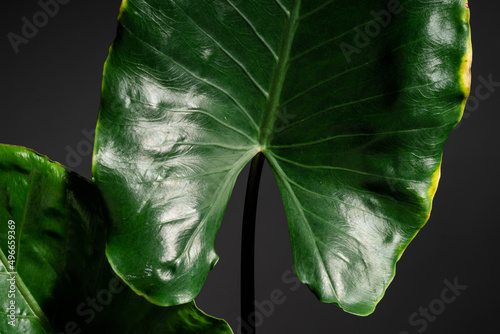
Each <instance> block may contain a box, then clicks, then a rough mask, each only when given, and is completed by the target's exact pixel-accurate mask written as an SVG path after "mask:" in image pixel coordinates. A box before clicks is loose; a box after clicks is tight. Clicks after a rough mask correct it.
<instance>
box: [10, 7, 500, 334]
mask: <svg viewBox="0 0 500 334" xmlns="http://www.w3.org/2000/svg"><path fill="white" fill-rule="evenodd" d="M119 6H120V0H107V1H103V0H86V1H82V0H72V1H70V2H69V3H68V4H66V5H63V6H61V8H60V10H59V13H58V14H57V15H56V16H54V17H53V18H50V20H49V22H48V24H47V25H46V26H44V27H42V28H40V29H39V31H38V33H37V35H36V36H35V37H33V38H32V39H31V40H29V42H28V44H26V45H21V46H20V47H19V52H18V53H17V54H16V53H15V52H14V51H13V48H12V46H11V45H10V43H9V41H8V39H7V34H8V33H9V32H14V33H17V34H19V33H20V30H21V27H22V24H23V23H22V21H21V18H22V17H23V16H26V17H29V18H30V17H32V15H33V14H34V13H36V12H37V11H39V10H40V7H39V6H38V5H37V1H34V0H32V1H27V0H22V1H16V2H14V1H8V2H7V1H4V3H3V4H2V8H1V15H0V27H1V30H0V33H1V34H2V36H1V39H0V54H1V60H2V61H1V64H0V75H1V76H0V77H1V81H0V82H1V90H0V92H1V96H2V99H1V103H0V106H1V107H0V108H1V118H0V142H1V143H7V144H14V145H22V146H26V147H30V148H33V149H35V150H36V151H38V152H40V153H42V154H44V155H47V156H48V157H50V158H51V159H52V160H55V161H59V162H61V163H62V164H64V165H67V166H72V169H73V170H75V171H77V172H78V173H80V174H82V175H84V176H85V177H87V178H90V177H91V174H90V170H91V152H90V148H91V143H90V140H89V139H87V137H86V136H85V134H84V133H83V132H84V131H92V130H93V128H94V127H95V123H96V120H97V114H98V109H99V99H100V85H101V79H102V67H103V64H104V61H105V59H106V57H107V53H108V48H109V46H110V45H111V43H112V41H113V38H114V35H115V29H116V17H117V14H118V8H119ZM470 8H471V27H472V38H473V47H474V61H473V69H472V91H471V95H474V96H476V97H478V96H482V98H481V99H478V100H477V101H479V105H472V104H470V105H469V106H468V107H467V109H466V112H465V117H464V119H463V121H462V123H461V124H460V125H459V126H458V127H457V128H456V129H454V130H453V131H452V133H451V135H450V138H449V140H448V142H447V144H446V146H445V151H444V159H443V168H442V178H441V182H440V185H439V189H438V192H437V195H436V197H435V201H434V208H433V211H432V216H431V218H430V220H429V222H428V224H427V225H426V227H425V228H424V229H423V230H422V231H421V232H420V234H419V235H418V236H417V237H416V238H415V240H414V241H413V242H412V244H411V245H410V246H409V247H408V249H407V250H406V252H405V254H404V255H403V258H402V260H401V261H400V262H399V263H398V266H397V274H396V278H395V280H394V281H393V283H392V284H391V285H390V286H389V289H388V290H387V292H386V295H385V297H384V298H383V299H382V301H381V302H380V303H379V305H378V306H377V309H376V311H375V312H374V314H372V315H370V316H368V317H357V316H353V315H350V314H347V313H345V312H343V311H342V310H340V309H339V308H337V307H335V306H333V305H330V304H323V303H321V302H319V301H317V299H316V297H315V296H314V295H313V294H312V293H310V292H309V290H308V289H307V287H305V286H301V287H300V288H298V289H296V290H293V289H292V288H294V287H295V285H294V283H293V282H292V283H290V282H288V281H283V279H282V275H283V274H285V273H289V270H290V269H291V267H292V260H291V250H290V242H289V240H288V231H287V225H286V218H285V213H284V209H283V204H282V201H281V197H280V194H279V191H278V188H277V185H276V182H275V180H274V178H273V176H272V173H271V171H270V169H269V167H268V166H267V165H265V167H264V173H263V177H262V181H261V188H260V191H261V192H260V194H261V196H260V199H259V208H258V210H259V211H258V217H257V219H258V220H257V221H258V223H257V249H258V250H257V254H256V271H257V277H256V287H257V302H259V303H262V302H263V301H264V300H269V299H270V296H271V292H272V291H273V290H275V289H279V290H280V291H282V293H283V296H284V297H282V298H285V301H284V302H283V303H282V304H279V305H274V306H273V308H274V310H272V312H266V314H265V315H263V316H262V319H260V321H259V325H260V326H259V327H258V333H259V334H269V333H332V334H333V333H339V334H340V333H342V334H345V333H348V334H350V333H356V334H357V333H384V334H403V333H404V331H407V332H408V333H410V334H414V333H419V332H418V331H417V330H419V329H420V330H422V329H423V327H422V326H420V325H419V326H412V325H411V324H410V323H409V316H410V315H411V314H412V313H414V312H419V308H420V307H428V306H429V304H433V305H437V304H436V299H440V298H441V292H442V291H443V289H444V288H445V283H444V280H449V281H450V282H453V281H454V280H455V279H456V280H457V281H458V283H459V284H460V285H465V286H467V289H466V290H465V291H463V292H462V293H461V295H460V296H458V297H457V298H456V300H455V301H454V302H452V303H450V304H446V306H445V309H444V311H443V312H442V314H440V315H438V316H437V317H436V319H433V321H429V322H428V324H427V328H426V329H425V330H424V331H421V332H423V333H428V334H437V333H485V332H492V331H493V332H496V331H497V330H498V329H497V322H496V319H495V316H496V313H497V312H496V311H498V306H497V299H498V297H499V291H498V290H499V287H498V286H499V278H498V277H499V276H498V275H497V273H498V272H497V268H496V267H497V265H498V263H499V261H498V255H499V252H498V247H497V244H496V241H497V239H498V232H499V223H500V222H499V218H498V209H499V206H500V204H499V202H498V199H499V196H498V191H499V189H500V182H499V176H498V174H497V172H498V159H497V157H498V148H497V142H498V139H497V136H496V134H497V132H498V129H497V127H498V124H499V123H498V121H499V113H498V109H499V108H498V106H499V105H500V85H499V86H498V87H493V89H494V90H496V91H493V92H492V93H491V95H490V96H488V97H485V96H483V95H481V94H485V93H487V92H488V91H487V90H485V89H484V87H482V88H479V87H480V86H481V85H482V84H481V79H480V78H484V79H485V80H488V78H489V77H490V76H491V78H492V80H493V81H495V82H500V69H499V66H498V60H499V59H500V53H499V42H498V41H499V36H500V26H499V24H498V23H499V20H498V14H499V13H500V11H499V9H500V4H499V2H498V1H471V3H470ZM476 89H480V90H479V91H478V93H479V94H478V93H476ZM68 150H74V151H75V152H77V153H76V154H77V155H78V156H79V157H80V158H81V161H79V160H78V159H77V158H76V157H72V158H71V159H68ZM78 151H79V152H80V153H78ZM247 174H248V166H247V168H245V170H244V172H243V173H242V174H241V175H240V177H239V178H238V181H237V183H236V187H235V190H234V192H233V195H232V197H231V200H230V202H229V205H228V207H227V211H226V214H225V217H224V220H223V222H222V227H221V230H220V232H219V235H218V237H217V241H216V250H217V252H218V254H219V255H220V261H219V263H218V264H217V266H216V267H215V269H214V270H213V271H212V272H211V273H210V275H209V277H208V279H207V281H206V284H205V286H204V288H203V290H202V292H201V294H200V295H199V296H198V298H197V299H196V300H197V302H198V305H199V306H200V307H201V308H202V309H203V310H204V311H205V312H207V313H209V314H211V315H214V316H217V317H221V318H224V319H226V320H227V321H228V322H229V324H230V325H231V326H232V327H233V329H234V331H235V333H236V332H237V324H238V320H237V318H238V315H239V268H240V264H239V254H240V250H239V244H240V232H241V218H242V212H243V202H244V192H245V183H246V177H247ZM287 277H290V275H288V276H287ZM264 304H266V303H265V302H264ZM268 311H269V310H268ZM417 319H421V317H420V316H419V317H418V318H417Z"/></svg>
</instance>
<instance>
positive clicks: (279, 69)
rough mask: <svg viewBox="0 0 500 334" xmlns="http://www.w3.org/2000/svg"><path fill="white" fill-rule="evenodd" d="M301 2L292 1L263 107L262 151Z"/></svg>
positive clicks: (276, 107) (276, 112) (270, 128)
mask: <svg viewBox="0 0 500 334" xmlns="http://www.w3.org/2000/svg"><path fill="white" fill-rule="evenodd" d="M300 3H301V0H294V2H293V4H292V9H291V11H290V14H289V16H288V22H287V25H286V29H285V35H284V38H283V43H282V45H281V51H280V54H279V57H278V62H277V64H276V68H275V70H274V74H273V81H272V84H271V89H270V94H269V98H268V100H267V102H266V105H265V110H264V117H263V118H262V123H261V125H260V135H259V144H260V145H261V147H262V150H263V151H265V149H266V146H267V144H269V138H270V136H271V134H272V131H273V128H274V123H275V122H276V118H278V115H279V107H280V98H281V91H282V90H283V83H284V81H285V77H286V72H287V68H288V64H289V59H290V51H291V49H292V44H293V39H294V36H295V30H296V29H297V24H298V22H299V12H300Z"/></svg>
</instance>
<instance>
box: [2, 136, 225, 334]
mask: <svg viewBox="0 0 500 334" xmlns="http://www.w3.org/2000/svg"><path fill="white" fill-rule="evenodd" d="M0 203H1V205H0V238H1V242H0V248H1V252H0V260H1V261H0V278H1V279H0V293H1V297H0V305H1V311H0V319H1V321H0V332H1V333H30V334H38V333H56V332H57V333H59V332H64V333H66V332H74V333H76V332H81V331H83V332H85V333H134V334H135V333H201V332H203V333H232V332H231V330H230V329H229V327H228V326H227V324H226V323H225V322H224V321H222V320H218V319H214V318H211V317H209V316H207V315H205V314H204V313H202V312H201V311H200V310H198V309H197V308H196V307H195V305H194V303H189V304H186V305H180V306H176V307H167V308H164V307H159V306H156V305H153V304H151V303H149V302H147V301H146V300H145V299H144V298H142V297H140V296H137V295H136V294H135V293H134V292H133V291H132V290H130V289H129V288H128V287H127V286H126V285H125V284H124V283H123V282H121V281H120V280H119V278H117V277H116V276H115V275H114V273H113V271H112V269H111V267H110V266H109V264H108V262H107V260H106V256H105V252H104V249H105V241H106V239H105V238H106V224H107V220H108V219H107V213H106V211H105V209H104V206H103V202H102V197H101V195H100V192H99V191H98V190H97V188H96V187H95V186H94V185H93V184H92V183H90V182H88V180H85V179H83V178H81V177H79V176H78V175H77V174H75V173H72V172H69V171H67V170H66V169H65V168H64V167H62V166H61V165H59V164H57V163H54V162H51V161H50V160H48V159H47V158H46V157H43V156H40V155H38V154H36V153H35V152H33V151H31V150H28V149H25V148H22V147H15V146H7V145H0ZM9 231H10V232H9ZM12 231H13V232H12ZM9 235H12V236H13V237H9ZM9 241H11V242H10V243H9ZM9 251H11V252H10V253H9ZM9 255H13V257H12V256H11V257H10V258H9ZM9 261H13V262H9ZM11 278H14V279H11ZM10 292H13V293H14V295H13V296H9V295H10ZM12 302H14V303H15V305H14V307H13V314H14V316H15V319H14V321H13V322H12V323H11V324H9V321H11V318H10V317H9V315H11V312H10V310H9V307H10V305H11V304H12Z"/></svg>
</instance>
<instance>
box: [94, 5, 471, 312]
mask: <svg viewBox="0 0 500 334" xmlns="http://www.w3.org/2000/svg"><path fill="white" fill-rule="evenodd" d="M468 17H469V16H468V8H467V5H466V2H465V0H440V1H427V0H406V1H403V0H401V1H398V0H360V1H351V0H349V1H348V0H336V1H333V0H330V1H325V0H321V1H320V0H302V1H300V0H258V1H257V0H245V1H237V0H218V1H201V0H197V1H194V0H183V1H180V0H128V1H124V2H123V4H122V8H121V13H120V17H119V28H118V35H117V38H116V40H115V42H114V44H113V46H112V48H111V51H110V55H109V58H108V60H107V62H106V65H105V70H104V80H103V91H102V105H101V112H100V116H99V121H98V127H97V137H96V146H95V151H94V154H95V156H94V166H93V173H94V179H95V181H96V183H97V185H98V186H99V187H100V189H101V190H102V191H103V195H104V197H105V200H106V201H107V203H108V205H109V208H110V211H111V215H112V217H113V222H114V223H113V226H112V228H111V232H110V240H109V244H108V247H107V254H108V258H109V260H110V262H111V264H112V266H113V267H114V269H115V270H116V271H117V273H118V274H119V275H120V277H122V278H123V279H124V280H125V281H126V282H127V283H128V284H129V285H130V286H131V287H132V288H133V289H134V290H136V291H137V292H138V293H140V294H144V295H145V296H146V297H147V298H148V299H149V300H151V301H153V302H155V303H158V304H160V305H171V304H177V303H184V302H187V301H189V300H191V299H192V298H193V297H194V296H195V295H196V294H197V293H198V292H199V290H200V288H201V286H202V284H203V282H204V280H205V278H206V276H207V274H208V272H209V270H210V269H211V268H212V267H213V266H214V265H215V263H216V261H217V256H216V254H215V251H214V248H213V244H214V239H215V236H216V233H217V230H218V228H219V225H220V222H221V218H222V216H223V212H224V209H225V207H226V204H227V201H228V198H229V196H230V194H231V190H232V188H233V185H234V182H235V180H236V177H237V175H238V173H239V172H240V171H241V169H242V168H243V167H244V166H245V164H247V162H248V161H250V159H251V158H252V157H253V156H254V155H255V154H256V153H257V152H259V151H262V152H263V153H264V155H265V156H266V158H267V159H268V161H269V163H270V165H271V167H272V169H273V171H274V174H275V176H276V178H277V181H278V184H279V187H280V190H281V193H282V196H283V202H284V205H285V209H286V212H287V217H288V222H289V231H290V237H291V243H292V248H293V257H294V264H295V270H296V273H297V275H298V277H299V278H300V279H301V281H302V282H304V283H306V284H307V285H309V287H310V288H311V289H312V290H313V292H315V293H316V294H317V295H318V297H319V298H320V299H321V300H322V301H325V302H331V303H336V304H338V305H340V306H341V307H342V308H344V309H345V310H346V311H348V312H352V313H356V314H360V315H366V314H369V313H370V312H372V311H373V309H374V307H375V304H376V303H377V302H378V301H379V300H380V298H381V297H382V295H383V294H384V291H385V289H386V287H387V286H388V284H389V283H390V281H391V280H392V278H393V276H394V272H395V264H396V262H397V260H398V259H399V258H400V256H401V254H402V253H403V251H404V249H405V248H406V246H407V245H408V243H409V242H410V241H411V240H412V239H413V238H414V236H415V235H416V233H417V232H418V230H419V229H420V228H421V227H422V226H423V225H424V224H425V222H426V221H427V219H428V217H429V213H430V209H431V201H432V197H433V195H434V193H435V190H436V187H437V182H438V179H439V170H440V161H441V154H442V148H443V145H444V142H445V140H446V138H447V136H448V134H449V132H450V130H451V129H452V127H453V126H454V125H455V124H457V122H458V121H459V119H460V117H461V115H462V112H463V107H464V103H465V99H466V97H467V95H468V92H469V81H470V75H469V74H468V72H469V68H470V58H471V57H470V39H469V25H468ZM172 290H175V291H176V293H175V294H173V295H172V294H171V293H168V292H170V291H172Z"/></svg>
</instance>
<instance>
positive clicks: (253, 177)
mask: <svg viewBox="0 0 500 334" xmlns="http://www.w3.org/2000/svg"><path fill="white" fill-rule="evenodd" d="M264 159H265V158H264V155H263V154H262V152H259V153H257V155H256V156H255V157H254V158H253V159H252V163H251V165H250V174H249V175H248V183H247V191H246V195H245V207H244V209H243V228H242V236H241V286H240V289H241V318H242V322H241V324H242V327H243V326H244V325H243V324H245V323H246V324H245V327H246V330H247V331H246V332H245V334H255V322H254V321H252V319H251V315H252V313H253V312H254V311H255V304H254V301H255V263H254V260H255V259H254V255H255V220H256V219H255V218H256V214H257V199H258V196H259V183H260V176H261V174H262V166H263V164H264ZM241 333H243V328H242V329H241Z"/></svg>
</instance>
